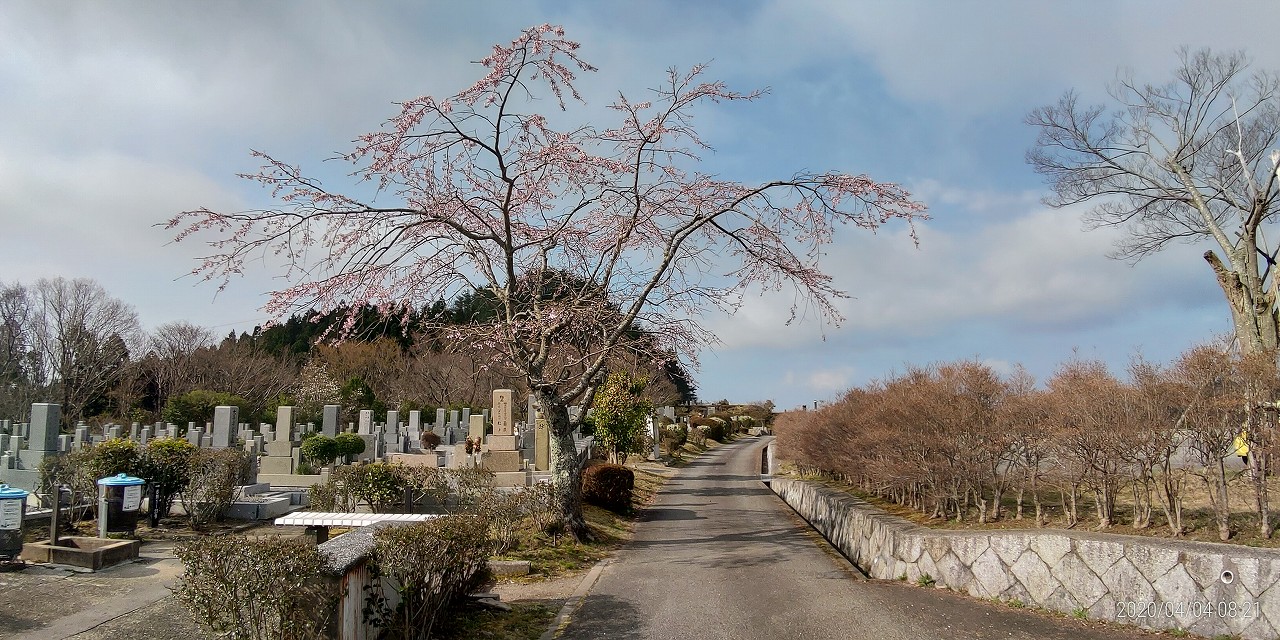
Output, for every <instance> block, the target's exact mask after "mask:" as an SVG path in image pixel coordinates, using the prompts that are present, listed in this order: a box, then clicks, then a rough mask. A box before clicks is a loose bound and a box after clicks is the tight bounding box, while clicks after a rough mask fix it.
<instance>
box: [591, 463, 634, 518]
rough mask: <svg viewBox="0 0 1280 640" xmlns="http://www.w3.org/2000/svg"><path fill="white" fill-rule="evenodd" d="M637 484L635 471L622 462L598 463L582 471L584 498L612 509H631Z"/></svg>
mask: <svg viewBox="0 0 1280 640" xmlns="http://www.w3.org/2000/svg"><path fill="white" fill-rule="evenodd" d="M635 486H636V474H635V472H633V471H632V470H631V469H628V468H626V467H624V466H622V465H620V464H607V463H606V464H598V465H595V466H591V467H587V468H586V470H585V471H583V472H582V499H583V500H585V501H586V502H587V503H589V504H594V505H596V506H598V507H604V508H605V509H609V510H610V511H614V512H618V513H622V512H626V511H629V510H630V509H631V490H632V489H634V488H635Z"/></svg>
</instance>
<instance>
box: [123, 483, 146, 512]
mask: <svg viewBox="0 0 1280 640" xmlns="http://www.w3.org/2000/svg"><path fill="white" fill-rule="evenodd" d="M141 505H142V485H140V484H135V485H131V486H128V487H125V488H124V505H122V506H121V509H122V510H124V511H137V510H138V507H139V506H141Z"/></svg>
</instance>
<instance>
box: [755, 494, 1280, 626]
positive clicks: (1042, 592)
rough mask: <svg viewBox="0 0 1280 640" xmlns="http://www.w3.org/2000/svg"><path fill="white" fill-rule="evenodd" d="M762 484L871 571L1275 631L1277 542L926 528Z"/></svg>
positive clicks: (990, 592) (1174, 621) (1071, 609)
mask: <svg viewBox="0 0 1280 640" xmlns="http://www.w3.org/2000/svg"><path fill="white" fill-rule="evenodd" d="M771 487H772V489H773V491H774V493H777V494H778V495H779V496H780V497H781V498H782V499H783V500H784V501H786V502H787V504H789V505H791V507H792V508H793V509H795V510H796V512H797V513H799V514H800V515H801V516H802V517H803V518H804V519H806V520H808V521H809V523H810V524H812V525H813V526H814V528H815V529H817V530H818V531H819V532H820V533H822V534H823V535H824V536H826V538H827V540H829V541H830V542H831V543H832V545H834V546H835V547H836V548H837V549H839V550H840V552H841V553H843V554H844V555H845V556H846V557H848V558H849V560H850V561H852V562H853V563H854V564H856V565H857V566H858V567H859V568H860V569H862V570H863V571H865V572H866V573H867V574H868V575H870V576H871V577H873V578H881V579H887V580H892V579H899V578H902V577H904V576H905V578H906V579H907V580H910V581H912V582H916V581H918V580H919V578H920V577H921V576H924V575H926V574H927V575H928V576H930V577H932V578H933V580H935V581H936V585H937V586H939V587H946V588H948V589H951V590H954V591H959V592H963V593H968V594H969V595H972V596H976V597H979V598H999V599H1001V600H1013V599H1017V600H1020V601H1022V602H1023V603H1025V604H1028V605H1033V606H1039V607H1043V608H1046V609H1052V610H1055V611H1061V612H1063V613H1066V614H1068V615H1079V614H1080V613H1087V615H1088V617H1090V618H1095V619H1100V620H1109V621H1114V622H1123V623H1128V624H1135V625H1138V626H1142V627H1146V628H1151V629H1173V628H1180V629H1185V630H1187V631H1190V632H1191V633H1194V634H1197V635H1201V636H1208V637H1213V636H1217V635H1220V634H1230V635H1238V636H1239V637H1241V638H1244V639H1245V640H1272V639H1274V638H1276V637H1277V636H1278V635H1280V550H1272V549H1255V548H1252V547H1242V546H1236V545H1226V544H1213V543H1204V542H1189V541H1180V540H1171V539H1160V538H1147V537H1141V536H1126V535H1117V534H1103V533H1092V532H1083V531H1080V532H1077V531H1063V530H1021V531H1018V530H1001V531H989V532H971V531H940V530H934V529H928V528H925V527H921V526H918V525H916V524H913V523H911V522H908V521H906V520H904V519H902V518H898V517H896V516H893V515H890V514H887V513H885V512H883V511H881V510H880V509H877V508H876V507H874V506H872V505H870V504H868V503H867V502H866V501H864V500H860V499H858V498H856V497H854V496H851V495H849V494H846V493H842V492H839V491H836V490H834V489H831V488H828V487H824V486H822V485H819V484H815V483H811V482H805V481H803V480H796V479H792V478H778V477H775V478H773V480H772V482H771Z"/></svg>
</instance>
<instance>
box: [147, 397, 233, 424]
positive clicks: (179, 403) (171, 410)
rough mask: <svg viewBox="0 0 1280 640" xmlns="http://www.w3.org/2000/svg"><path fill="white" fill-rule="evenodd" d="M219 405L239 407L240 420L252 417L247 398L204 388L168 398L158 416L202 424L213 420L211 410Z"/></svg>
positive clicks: (182, 422) (177, 421)
mask: <svg viewBox="0 0 1280 640" xmlns="http://www.w3.org/2000/svg"><path fill="white" fill-rule="evenodd" d="M219 406H235V407H239V408H240V419H241V420H249V419H250V418H251V417H252V416H251V414H250V411H249V410H250V406H249V401H248V400H245V399H244V398H241V397H240V396H237V395H232V394H230V393H223V392H220V391H205V390H204V389H196V390H195V391H188V392H187V393H184V394H182V395H180V396H176V397H173V398H169V403H168V404H167V405H165V407H164V411H162V412H160V417H162V418H164V420H165V422H171V423H173V424H180V425H185V424H187V423H188V422H194V423H196V424H197V425H202V426H203V425H204V423H206V422H209V421H210V420H213V410H214V408H215V407H219Z"/></svg>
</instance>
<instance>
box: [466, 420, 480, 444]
mask: <svg viewBox="0 0 1280 640" xmlns="http://www.w3.org/2000/svg"><path fill="white" fill-rule="evenodd" d="M467 426H468V429H467V437H468V438H471V439H473V440H479V441H481V442H483V441H484V416H481V415H474V416H470V420H469V421H468V425H467Z"/></svg>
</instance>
